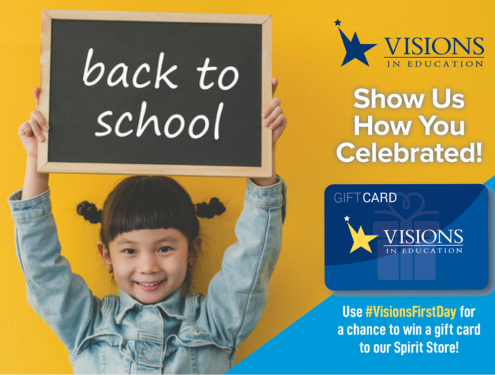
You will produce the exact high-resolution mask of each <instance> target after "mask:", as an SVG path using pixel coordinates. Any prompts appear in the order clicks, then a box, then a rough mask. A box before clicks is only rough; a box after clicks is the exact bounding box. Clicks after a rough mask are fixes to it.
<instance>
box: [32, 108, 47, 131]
mask: <svg viewBox="0 0 495 375" xmlns="http://www.w3.org/2000/svg"><path fill="white" fill-rule="evenodd" d="M31 118H32V119H35V120H36V121H37V122H38V124H40V126H41V128H43V130H48V124H47V123H46V121H45V119H44V117H43V115H42V114H41V112H40V111H38V110H35V111H32V112H31Z"/></svg>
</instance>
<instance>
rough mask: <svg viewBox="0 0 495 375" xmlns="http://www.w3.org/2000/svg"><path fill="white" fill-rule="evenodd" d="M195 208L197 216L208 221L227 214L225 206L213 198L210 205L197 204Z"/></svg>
mask: <svg viewBox="0 0 495 375" xmlns="http://www.w3.org/2000/svg"><path fill="white" fill-rule="evenodd" d="M194 207H195V209H196V215H197V216H198V217H201V218H206V219H211V218H213V217H214V216H216V215H221V214H223V213H224V212H225V206H224V205H223V203H222V202H220V200H219V199H218V198H211V199H210V202H209V203H205V202H203V203H197V204H195V205H194Z"/></svg>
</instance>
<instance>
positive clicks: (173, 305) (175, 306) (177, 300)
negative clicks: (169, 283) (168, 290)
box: [115, 286, 186, 324]
mask: <svg viewBox="0 0 495 375" xmlns="http://www.w3.org/2000/svg"><path fill="white" fill-rule="evenodd" d="M185 295H186V290H185V287H184V286H182V287H180V288H179V289H177V290H176V291H175V292H174V293H172V294H171V295H170V296H169V297H168V298H167V299H165V300H164V301H161V302H158V303H155V304H152V305H144V304H142V303H141V302H139V301H138V300H137V299H135V298H133V297H131V296H130V295H129V294H127V293H126V292H124V291H123V290H122V289H120V288H119V300H120V305H119V312H118V313H117V315H116V317H115V321H116V323H117V324H121V323H122V320H123V319H124V317H125V315H126V314H127V312H129V311H130V310H132V309H133V308H134V307H135V306H140V307H143V306H146V307H157V308H159V309H160V310H162V311H163V313H165V314H166V315H168V316H170V317H171V318H175V319H178V320H185V318H184V316H183V314H182V307H183V302H184V298H185Z"/></svg>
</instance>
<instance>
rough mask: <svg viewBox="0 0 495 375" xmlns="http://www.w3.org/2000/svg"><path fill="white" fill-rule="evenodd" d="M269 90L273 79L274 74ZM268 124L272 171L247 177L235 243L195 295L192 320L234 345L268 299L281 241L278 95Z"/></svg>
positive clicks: (283, 193)
mask: <svg viewBox="0 0 495 375" xmlns="http://www.w3.org/2000/svg"><path fill="white" fill-rule="evenodd" d="M272 83H273V91H275V89H276V87H277V84H278V80H277V79H276V78H274V79H273V81H272ZM263 117H264V119H265V121H264V125H265V126H270V127H271V129H273V138H272V139H273V153H274V154H273V175H272V176H271V177H269V178H257V179H253V180H247V183H246V193H245V200H244V209H243V211H242V213H241V216H240V217H239V220H238V221H237V225H236V229H235V233H236V236H237V242H236V243H235V244H233V245H231V246H230V247H229V248H228V249H227V250H226V251H225V254H224V257H223V261H222V269H221V270H220V272H218V273H217V274H216V275H215V276H214V277H213V279H212V281H211V283H210V285H209V288H208V294H207V295H206V297H202V296H200V295H196V297H195V298H196V301H195V305H196V306H197V308H198V309H199V314H198V318H197V323H198V324H199V325H201V326H203V327H205V328H206V329H207V330H208V331H209V332H210V334H212V338H213V339H214V340H215V341H216V342H217V343H218V344H219V345H223V346H227V347H231V348H235V347H236V346H237V345H238V344H240V343H241V342H242V341H244V339H245V338H246V337H247V336H248V335H249V334H250V333H251V331H252V330H253V329H254V327H255V326H256V324H257V322H258V320H259V318H260V316H261V314H262V312H263V309H264V307H265V304H266V301H267V298H268V284H269V280H270V277H271V275H272V273H273V270H274V268H275V264H276V263H277V260H278V256H279V254H280V250H281V246H282V224H283V222H284V220H285V206H286V186H285V183H284V182H283V181H282V179H281V178H280V177H279V176H277V175H276V174H275V145H276V142H277V140H278V139H279V137H280V135H281V134H282V132H283V131H284V129H285V127H286V124H287V119H286V118H285V116H284V115H283V113H282V108H281V107H280V100H279V99H277V98H275V99H273V100H272V101H271V102H270V104H269V105H268V107H267V108H266V109H265V111H264V112H263Z"/></svg>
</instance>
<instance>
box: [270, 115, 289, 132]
mask: <svg viewBox="0 0 495 375" xmlns="http://www.w3.org/2000/svg"><path fill="white" fill-rule="evenodd" d="M286 125H287V118H286V117H285V116H284V115H283V114H280V115H278V116H277V118H276V119H275V121H273V124H272V125H271V126H270V128H271V129H276V128H278V127H279V126H281V127H284V128H285V126H286Z"/></svg>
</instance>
